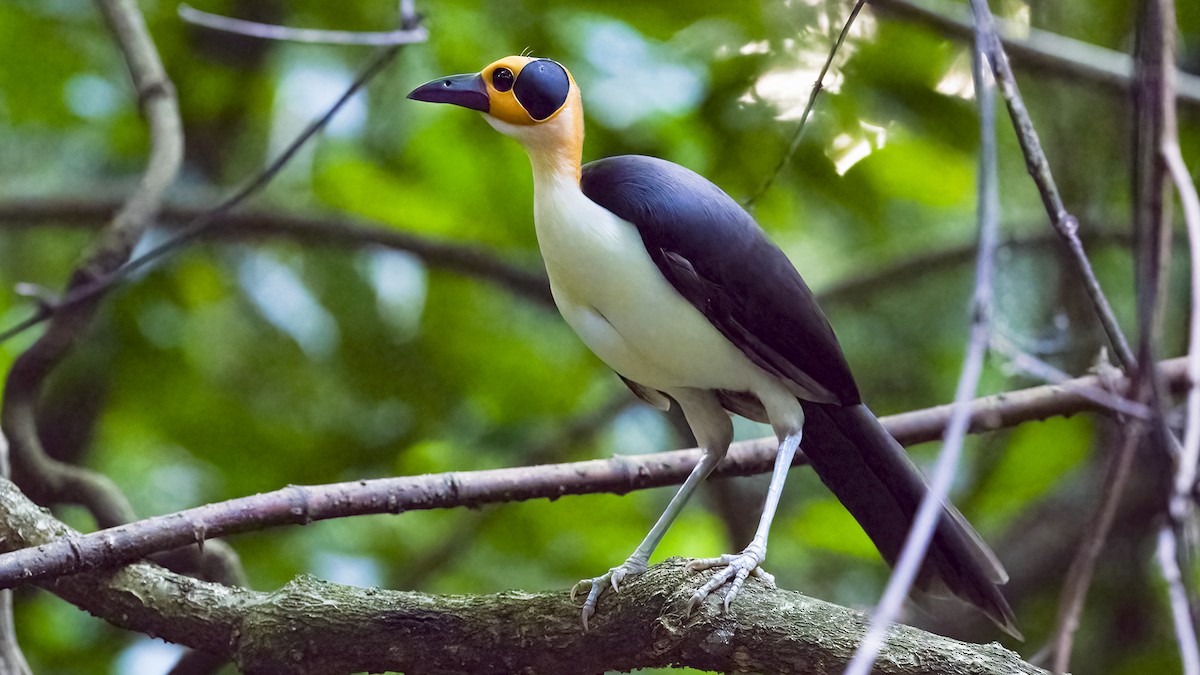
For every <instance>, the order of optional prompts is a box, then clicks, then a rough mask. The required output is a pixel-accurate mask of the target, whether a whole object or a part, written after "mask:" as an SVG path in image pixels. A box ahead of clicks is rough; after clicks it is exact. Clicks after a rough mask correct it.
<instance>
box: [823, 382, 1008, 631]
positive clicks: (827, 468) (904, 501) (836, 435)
mask: <svg viewBox="0 0 1200 675" xmlns="http://www.w3.org/2000/svg"><path fill="white" fill-rule="evenodd" d="M803 404H804V413H805V422H804V436H803V439H802V441H801V444H800V447H801V449H802V450H803V451H804V454H805V455H807V456H808V459H809V462H810V463H811V464H812V467H813V469H814V470H815V471H816V472H817V476H819V477H820V478H821V481H822V482H823V483H825V485H827V486H828V487H829V489H830V490H831V491H832V492H833V494H834V495H835V496H836V497H837V498H838V500H839V501H841V502H842V504H843V505H844V506H845V507H846V509H847V510H848V511H850V513H851V514H852V515H853V516H854V518H855V519H856V520H857V521H858V523H859V524H860V525H862V528H863V530H865V531H866V533H867V535H868V536H869V537H870V538H871V541H873V542H875V546H876V547H877V548H878V549H879V552H880V553H882V554H883V557H884V558H885V559H886V560H887V561H888V564H890V565H895V563H896V558H897V557H899V555H900V550H901V548H902V547H903V546H904V539H905V537H907V536H908V530H909V527H910V526H911V525H912V522H913V519H914V518H915V517H916V512H917V509H918V507H919V506H920V503H921V498H922V497H923V496H924V495H925V492H926V490H927V489H928V488H927V487H926V485H925V480H924V479H923V478H922V477H921V474H920V472H919V471H918V470H917V467H916V466H915V465H914V464H913V462H912V460H911V459H909V457H908V454H907V453H906V452H905V451H904V448H902V447H900V444H899V443H897V442H896V440H895V439H894V438H892V436H891V435H890V434H888V432H887V430H885V429H884V428H883V426H882V425H881V424H880V423H879V420H878V419H876V418H875V415H874V414H872V413H871V411H870V410H868V409H867V407H866V406H865V405H856V406H848V407H842V406H838V405H826V404H820V403H811V402H808V401H804V402H803ZM1006 581H1008V574H1007V573H1006V572H1005V571H1004V567H1003V566H1002V565H1001V564H1000V561H999V560H997V559H996V556H995V554H994V553H992V551H991V549H989V548H988V547H987V544H985V543H983V540H982V539H981V538H980V537H979V535H978V534H977V533H976V532H975V530H974V529H973V528H972V527H971V525H970V524H969V523H968V522H967V521H966V519H965V518H963V516H962V514H960V513H959V512H958V510H957V509H955V508H954V507H953V506H951V505H949V504H948V503H947V504H946V506H945V508H944V509H943V511H942V518H941V519H939V520H938V527H937V531H936V533H935V534H934V537H933V540H932V541H931V542H930V545H929V551H928V553H926V555H925V561H924V563H923V564H922V566H921V570H920V572H919V573H918V576H917V587H918V588H921V589H924V590H932V591H935V590H937V589H938V586H939V585H940V586H944V587H945V588H946V589H947V590H949V591H950V592H952V593H953V594H954V595H956V596H958V597H959V598H962V599H963V600H965V601H967V602H969V603H971V604H972V605H975V606H976V607H978V608H980V609H981V610H983V612H984V613H986V614H987V615H988V617H989V618H990V619H991V620H992V621H994V622H996V625H997V626H999V627H1000V628H1002V629H1003V630H1004V631H1005V632H1007V633H1008V634H1010V635H1012V636H1014V637H1017V638H1020V637H1021V633H1020V631H1018V630H1017V626H1016V622H1015V618H1014V616H1013V612H1012V608H1010V607H1009V606H1008V601H1006V600H1005V599H1004V596H1003V595H1001V594H1000V586H1002V585H1003V584H1004V583H1005V582H1006Z"/></svg>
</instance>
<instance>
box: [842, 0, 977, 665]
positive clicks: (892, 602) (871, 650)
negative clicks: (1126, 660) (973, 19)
mask: <svg viewBox="0 0 1200 675" xmlns="http://www.w3.org/2000/svg"><path fill="white" fill-rule="evenodd" d="M978 11H979V10H978V8H976V12H977V13H978ZM971 52H972V53H971V56H972V59H971V62H972V70H971V72H972V76H973V79H974V82H975V95H976V99H977V101H978V103H979V180H978V197H977V204H976V209H977V218H978V222H979V226H978V227H979V253H978V258H977V261H976V267H975V290H974V293H973V296H972V300H971V330H970V336H969V338H968V342H967V354H966V357H965V358H964V359H963V366H962V372H961V374H960V375H959V378H958V387H957V388H956V390H955V393H954V404H953V408H952V412H951V415H950V420H949V421H948V422H947V424H946V438H945V442H944V443H943V444H942V450H941V452H940V453H938V458H937V462H936V464H935V465H934V471H933V476H932V478H931V480H930V481H929V488H928V489H927V490H926V491H925V495H924V496H923V497H922V498H921V506H920V508H918V509H917V516H916V518H915V519H914V520H913V524H912V527H911V528H910V529H909V532H908V537H907V538H905V540H904V548H903V549H901V551H900V557H899V559H898V560H897V562H896V567H895V569H894V570H893V571H892V575H891V577H890V578H889V579H888V583H887V586H886V587H885V588H884V592H883V597H882V598H881V599H880V600H879V604H878V605H876V607H875V612H874V613H873V614H872V616H871V626H870V628H869V629H868V630H867V634H866V636H865V637H864V638H863V641H862V643H861V644H860V645H859V647H858V650H857V651H856V652H855V653H854V658H853V659H852V660H851V661H850V665H849V666H848V667H847V668H846V675H867V674H868V673H869V672H870V671H871V669H872V668H873V667H874V665H875V660H876V659H877V658H878V655H879V650H880V649H881V648H882V647H883V641H884V637H885V636H886V635H887V632H888V630H889V628H890V627H891V625H892V622H893V621H895V620H896V617H897V616H899V614H900V610H901V608H902V607H903V606H904V601H905V599H906V598H907V597H908V593H909V590H910V589H911V588H912V584H913V581H914V580H915V579H916V578H917V571H918V570H919V569H920V567H921V564H922V562H923V561H924V560H925V553H926V551H927V550H928V549H929V542H930V540H931V539H932V538H933V532H934V530H935V529H936V528H937V524H938V520H939V519H940V518H941V517H942V512H943V511H944V510H945V506H944V504H945V502H946V498H947V495H948V493H949V491H950V482H951V480H952V479H953V478H954V474H955V472H956V470H957V468H958V461H959V458H960V457H961V455H962V447H963V441H964V439H965V438H966V434H967V423H968V421H969V418H970V412H971V408H970V403H971V398H972V397H974V396H975V391H976V389H977V388H978V387H979V378H980V376H981V375H982V373H983V361H984V357H985V356H986V354H987V346H988V335H989V334H990V333H991V319H992V310H993V303H992V277H993V268H994V266H995V258H996V243H997V241H998V240H999V229H1000V225H999V223H1000V215H999V214H1000V198H999V178H998V176H997V171H996V110H995V89H994V84H993V82H992V81H991V78H990V77H989V76H988V73H987V72H986V70H985V65H984V61H985V59H986V58H987V57H986V56H984V54H983V47H982V39H981V38H977V39H976V44H975V48H974V49H972V50H971Z"/></svg>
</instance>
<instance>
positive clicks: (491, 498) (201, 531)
mask: <svg viewBox="0 0 1200 675" xmlns="http://www.w3.org/2000/svg"><path fill="white" fill-rule="evenodd" d="M1185 370H1186V363H1185V359H1183V358H1179V359H1172V360H1170V361H1164V362H1163V363H1162V364H1160V371H1161V375H1162V378H1163V380H1164V381H1165V382H1167V383H1168V384H1169V385H1171V386H1172V387H1173V388H1174V389H1182V388H1183V387H1184V386H1185V385H1186V382H1185ZM1098 382H1099V378H1098V377H1097V376H1088V377H1083V378H1078V379H1076V380H1073V381H1071V382H1070V383H1067V385H1065V386H1060V385H1048V386H1041V387H1033V388H1030V389H1025V390H1021V391H1013V392H1007V393H1004V394H998V395H995V396H988V397H984V398H980V399H976V400H975V401H973V402H972V403H971V405H970V415H969V421H970V426H969V429H970V431H971V432H973V433H978V432H983V431H990V430H995V429H999V428H1004V427H1009V426H1015V425H1017V424H1020V423H1021V422H1026V421H1030V420H1034V419H1046V418H1049V417H1056V416H1061V415H1072V414H1075V413H1079V412H1083V411H1089V410H1096V409H1097V406H1096V405H1095V404H1094V403H1093V402H1091V401H1089V400H1088V399H1086V398H1084V397H1082V396H1079V395H1078V394H1076V393H1074V392H1073V389H1077V388H1085V387H1094V386H1097V383H1098ZM954 407H955V406H951V405H943V406H936V407H933V408H928V409H925V410H919V411H915V412H910V413H905V414H902V415H894V416H891V417H885V418H882V419H881V422H882V423H883V425H884V428H886V429H887V430H888V433H890V434H891V435H892V436H893V437H895V438H896V440H898V441H899V442H900V443H902V444H905V445H912V444H915V443H923V442H926V441H931V440H935V439H938V438H940V437H941V436H942V435H943V434H944V433H945V430H946V425H947V424H948V422H949V420H950V417H951V415H952V412H953V408H954ZM776 450H777V443H776V441H775V439H774V438H773V437H769V438H760V439H756V440H752V441H743V442H740V443H734V444H733V445H732V446H731V447H730V450H729V455H728V456H727V457H726V459H725V461H724V462H722V463H721V465H720V466H718V467H717V469H716V472H715V473H714V475H715V476H723V477H731V476H748V475H753V474H759V473H766V472H769V471H770V470H771V467H772V464H773V462H774V459H775V453H776ZM699 456H700V451H699V450H697V449H690V450H675V451H671V452H662V453H654V454H649V455H624V456H618V457H616V458H613V459H607V460H590V461H584V462H571V463H566V464H547V465H543V466H535V467H517V468H511V469H493V470H487V471H468V472H452V473H443V474H430V475H426V476H409V477H397V478H381V479H375V480H365V481H353V482H347V483H338V484H333V485H321V486H291V487H287V488H284V489H282V490H276V491H274V492H268V493H264V494H259V495H254V496H251V497H242V498H238V499H233V500H229V501H226V502H220V503H216V504H208V505H205V506H200V507H197V508H194V509H188V510H186V511H180V512H178V513H174V514H168V515H164V516H156V517H153V518H148V519H146V520H143V521H140V522H137V523H130V524H128V525H124V526H121V527H116V528H111V529H108V530H103V531H100V532H93V533H90V534H86V535H83V536H80V537H76V538H73V539H70V540H58V541H53V542H49V543H46V544H44V545H43V546H39V547H37V548H32V549H22V550H19V551H13V552H11V553H6V554H3V555H0V588H3V587H11V586H13V585H16V584H23V583H29V582H32V581H35V580H37V579H43V578H47V577H53V576H59V575H63V574H71V573H75V572H79V571H81V570H85V569H96V568H104V567H111V566H113V565H119V564H125V563H128V562H131V561H133V560H137V559H139V558H142V557H144V556H146V555H147V554H149V553H152V552H154V551H162V550H169V549H173V548H177V547H181V546H188V545H191V544H195V543H197V542H198V541H200V540H202V539H208V538H214V537H221V536H226V535H229V534H235V533H239V532H250V531H255V530H261V529H266V528H268V527H277V526H283V525H293V524H307V523H310V522H312V521H314V520H325V519H330V518H343V517H349V516H358V515H364V514H371V513H396V512H403V511H414V510H425V509H441V508H454V507H459V506H479V505H482V504H488V503H499V502H505V503H507V502H516V501H524V500H529V499H544V498H548V499H557V498H559V497H562V496H564V495H570V494H595V493H604V492H611V493H616V494H625V493H627V492H630V491H632V490H642V489H647V488H653V487H662V486H666V485H673V484H678V483H680V482H682V481H683V479H684V478H685V477H687V474H688V473H689V472H690V471H691V470H692V468H693V467H695V465H696V462H697V461H698V459H699ZM806 461H807V460H806V459H805V458H804V457H803V456H802V455H798V456H797V459H796V464H803V463H804V462H806Z"/></svg>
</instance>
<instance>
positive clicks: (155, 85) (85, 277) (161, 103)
mask: <svg viewBox="0 0 1200 675" xmlns="http://www.w3.org/2000/svg"><path fill="white" fill-rule="evenodd" d="M99 5H100V7H101V9H102V10H103V12H104V15H105V18H107V19H108V22H109V25H110V27H111V28H112V32H113V35H114V37H115V38H116V41H117V44H118V45H119V47H120V48H121V51H122V53H123V54H124V56H125V59H126V63H127V65H128V66H129V72H130V75H131V77H132V80H133V85H134V89H135V93H136V95H137V100H138V103H139V105H140V107H141V110H142V114H143V116H144V117H145V118H146V121H147V124H148V126H149V130H150V157H149V160H148V163H147V165H146V170H145V172H144V173H143V175H142V179H141V182H140V183H139V184H138V187H137V189H136V190H135V191H134V192H133V194H132V195H130V197H129V199H128V200H126V201H125V202H124V204H122V206H121V208H120V209H119V210H117V212H116V214H115V215H114V216H113V219H112V221H111V222H110V223H109V225H108V226H107V227H106V228H105V230H104V232H103V233H102V235H101V237H100V239H99V241H98V242H97V243H96V244H95V245H94V246H93V248H92V250H91V252H90V253H89V254H88V255H87V257H86V258H85V260H84V261H83V263H82V264H81V265H80V266H79V267H78V268H77V269H76V270H75V272H74V274H72V276H71V280H70V282H69V283H68V287H67V291H68V293H69V292H70V291H71V290H73V289H77V288H81V287H84V286H87V285H89V284H91V283H93V282H94V281H95V280H96V279H99V278H102V277H104V276H106V275H108V274H110V273H112V272H113V271H114V270H116V269H117V268H119V267H120V266H121V265H122V264H124V263H125V261H126V260H128V259H129V255H130V253H131V252H132V251H133V247H134V245H135V244H136V243H137V241H138V239H139V238H140V237H141V235H142V232H144V231H145V229H146V228H147V227H148V226H149V224H150V222H151V220H152V219H153V218H154V215H155V213H156V212H157V211H158V206H159V203H160V202H161V200H162V196H163V194H164V193H165V191H166V189H167V187H168V186H169V185H170V184H171V183H172V182H174V180H175V176H176V174H177V173H178V171H179V167H180V164H181V162H182V159H183V126H182V123H181V121H180V117H179V107H178V104H177V102H176V99H175V91H174V87H173V85H172V84H171V81H170V80H169V79H168V78H167V74H166V71H165V70H164V69H163V65H162V61H161V60H160V59H159V56H158V51H157V49H156V48H155V46H154V42H153V40H152V39H151V37H150V34H149V31H148V30H147V29H146V25H145V21H144V19H143V18H142V15H141V13H140V12H139V11H138V9H137V6H136V5H135V4H134V3H133V0H103V1H102V2H100V3H99ZM100 301H101V297H100V296H99V295H98V296H96V297H93V298H91V299H89V300H88V301H87V302H83V303H80V304H78V305H75V306H74V307H72V308H70V309H69V310H67V311H63V312H60V313H58V314H56V315H55V316H54V318H53V320H51V321H50V324H49V325H48V326H47V328H46V332H45V333H43V334H42V336H41V337H40V338H39V339H38V340H37V341H36V342H35V343H34V344H33V345H32V346H31V347H30V348H29V349H28V350H26V351H25V352H23V353H22V354H21V355H20V356H18V357H17V359H16V361H15V362H14V363H13V366H12V368H11V370H9V373H8V378H7V379H6V381H5V387H4V401H3V408H2V409H0V424H3V428H4V432H5V435H6V436H7V437H8V440H9V443H10V444H11V452H12V466H13V472H14V475H15V477H16V479H17V481H18V482H19V483H21V484H22V485H25V486H26V489H28V490H29V491H30V493H31V494H34V495H35V498H38V499H40V500H42V501H44V502H58V501H69V502H73V503H79V504H82V505H84V506H86V507H87V508H88V509H89V510H90V511H91V512H92V514H93V515H94V516H95V517H96V520H97V521H98V522H99V523H100V524H101V526H103V527H107V526H110V525H115V524H118V523H122V522H127V521H129V520H132V519H133V510H132V508H130V506H129V503H128V501H127V500H126V499H125V497H124V495H122V494H121V493H120V491H119V490H117V488H116V486H115V485H114V484H113V483H112V482H111V481H110V480H108V478H107V477H105V476H102V475H100V474H96V473H93V472H90V471H86V470H84V469H81V468H79V467H75V466H72V465H69V464H64V463H61V462H58V461H55V460H53V459H51V458H50V457H49V456H48V455H47V454H46V452H45V450H44V449H43V448H42V445H41V441H40V439H39V438H38V432H37V423H36V407H37V401H38V396H39V393H40V391H41V387H42V384H43V382H44V381H45V379H46V376H47V375H49V374H50V372H51V371H52V370H54V368H55V367H56V366H57V365H58V363H59V362H60V361H61V360H62V359H63V358H64V357H65V356H66V355H67V354H68V353H69V352H70V351H71V350H72V349H73V348H74V346H75V344H76V342H77V341H78V340H79V339H80V337H81V335H82V334H83V332H84V331H85V329H86V328H87V326H89V325H90V324H91V321H92V317H93V316H94V315H95V312H96V309H97V308H98V307H99V305H100Z"/></svg>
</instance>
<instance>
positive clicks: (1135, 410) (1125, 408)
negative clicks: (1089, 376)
mask: <svg viewBox="0 0 1200 675" xmlns="http://www.w3.org/2000/svg"><path fill="white" fill-rule="evenodd" d="M990 346H991V348H992V350H993V351H995V352H996V353H998V354H1001V355H1003V356H1004V357H1005V358H1006V359H1008V365H1009V366H1010V367H1011V368H1012V369H1013V370H1016V371H1019V372H1021V373H1024V374H1026V375H1029V376H1032V377H1036V378H1038V379H1039V380H1041V381H1043V382H1047V383H1051V384H1065V383H1066V382H1067V381H1068V380H1070V379H1071V376H1070V375H1068V374H1066V373H1064V372H1063V371H1061V370H1059V369H1058V368H1055V367H1054V366H1052V365H1050V364H1049V363H1046V362H1045V361H1043V360H1041V359H1039V358H1037V357H1036V356H1034V355H1032V354H1029V353H1027V352H1024V351H1021V349H1019V348H1018V347H1017V346H1016V345H1015V344H1013V342H1012V341H1011V340H1009V339H1008V338H1007V337H1005V336H1004V335H1003V334H1002V333H1000V332H999V331H997V332H995V333H993V334H992V336H991V345H990ZM1104 358H1107V356H1105V357H1104ZM1110 367H1113V366H1110ZM1075 391H1076V392H1077V393H1079V395H1081V396H1086V397H1087V398H1088V400H1090V401H1092V402H1093V403H1095V404H1096V405H1100V406H1104V407H1105V408H1108V409H1109V410H1111V411H1112V412H1115V413H1118V414H1121V415H1128V416H1130V417H1137V418H1139V419H1149V417H1150V414H1151V413H1150V409H1149V408H1147V407H1146V406H1144V405H1142V404H1141V403H1137V402H1135V401H1130V400H1129V399H1127V398H1123V397H1121V396H1117V395H1116V394H1113V393H1112V392H1110V391H1108V390H1107V389H1100V388H1092V389H1077V390H1075Z"/></svg>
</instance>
